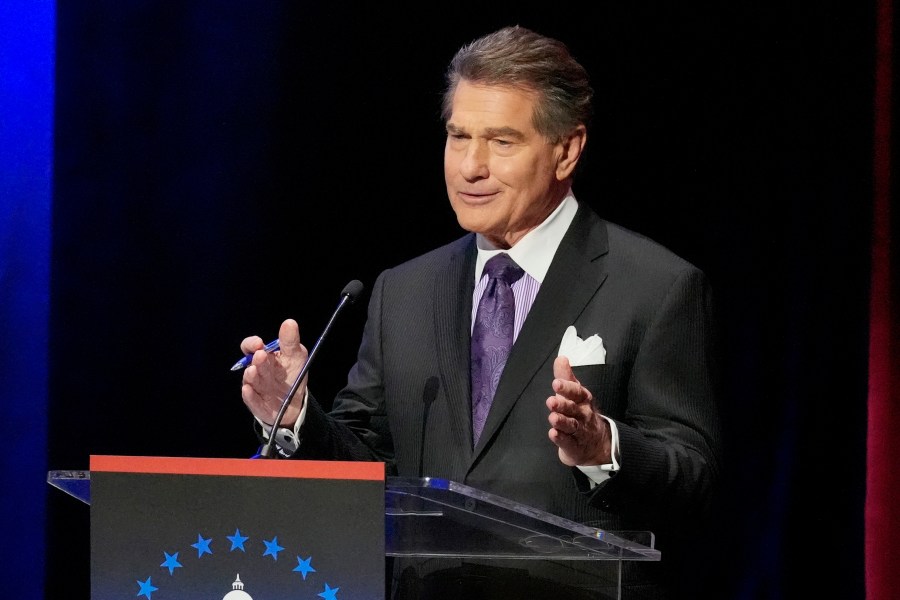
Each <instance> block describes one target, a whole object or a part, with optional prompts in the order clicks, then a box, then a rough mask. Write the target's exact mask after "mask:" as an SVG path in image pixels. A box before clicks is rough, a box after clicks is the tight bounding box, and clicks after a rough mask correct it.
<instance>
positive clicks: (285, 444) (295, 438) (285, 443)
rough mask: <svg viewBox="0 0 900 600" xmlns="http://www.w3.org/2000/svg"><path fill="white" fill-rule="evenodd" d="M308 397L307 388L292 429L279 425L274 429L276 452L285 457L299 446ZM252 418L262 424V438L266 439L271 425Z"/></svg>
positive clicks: (291, 454)
mask: <svg viewBox="0 0 900 600" xmlns="http://www.w3.org/2000/svg"><path fill="white" fill-rule="evenodd" d="M308 398H309V388H307V389H306V393H304V394H303V406H301V407H300V415H299V416H298V417H297V422H296V423H294V427H293V429H289V428H287V427H279V428H278V429H277V430H276V431H275V445H276V446H277V447H278V453H279V454H280V455H281V456H284V457H285V458H287V457H290V456H293V455H294V453H295V452H296V451H297V449H298V448H300V428H301V427H302V426H303V421H304V420H306V405H307V402H306V401H307V399H308ZM254 418H255V419H256V422H257V423H259V424H260V425H261V426H262V434H263V439H265V440H266V441H268V439H269V430H271V429H272V426H271V425H269V424H268V423H264V422H263V421H262V420H260V419H259V418H258V417H254Z"/></svg>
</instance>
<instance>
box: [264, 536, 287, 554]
mask: <svg viewBox="0 0 900 600" xmlns="http://www.w3.org/2000/svg"><path fill="white" fill-rule="evenodd" d="M263 544H265V545H266V551H265V552H263V556H269V555H271V556H272V558H273V559H275V560H278V553H279V552H281V551H282V550H284V548H283V547H282V546H279V545H278V536H277V535H276V536H275V537H274V538H272V541H271V542H267V541H265V540H263Z"/></svg>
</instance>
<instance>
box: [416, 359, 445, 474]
mask: <svg viewBox="0 0 900 600" xmlns="http://www.w3.org/2000/svg"><path fill="white" fill-rule="evenodd" d="M440 386H441V381H440V379H438V378H437V377H435V376H434V375H432V376H431V377H429V378H428V379H427V380H426V381H425V390H424V391H423V392H422V402H423V403H424V404H425V410H424V411H423V413H422V439H421V440H420V446H419V479H422V477H424V476H425V474H424V473H423V471H424V468H425V427H426V426H427V425H428V413H429V411H431V405H432V404H434V400H435V398H437V393H438V388H440Z"/></svg>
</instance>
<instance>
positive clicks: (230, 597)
mask: <svg viewBox="0 0 900 600" xmlns="http://www.w3.org/2000/svg"><path fill="white" fill-rule="evenodd" d="M222 600H253V597H252V596H251V595H250V594H248V593H247V592H245V591H244V582H243V581H241V575H240V573H238V574H237V579H235V580H234V583H232V584H231V591H230V592H228V593H227V594H225V595H224V596H222Z"/></svg>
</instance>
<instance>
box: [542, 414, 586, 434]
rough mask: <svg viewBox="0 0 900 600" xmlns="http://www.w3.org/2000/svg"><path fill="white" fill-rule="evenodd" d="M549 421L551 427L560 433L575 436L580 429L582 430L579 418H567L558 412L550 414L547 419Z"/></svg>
mask: <svg viewBox="0 0 900 600" xmlns="http://www.w3.org/2000/svg"><path fill="white" fill-rule="evenodd" d="M547 420H548V421H549V422H550V427H552V428H553V429H555V430H557V431H559V432H560V433H566V434H569V435H574V434H575V433H576V432H577V431H578V430H579V429H581V424H580V423H579V420H578V419H577V418H574V417H570V416H566V415H564V414H561V413H558V412H552V413H550V415H549V416H548V417H547Z"/></svg>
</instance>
